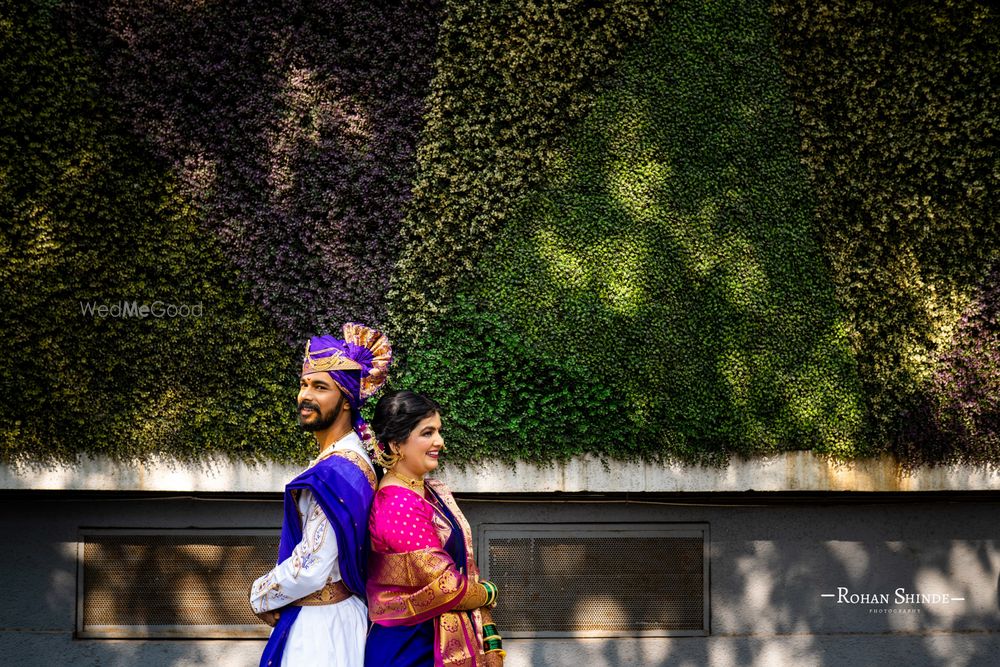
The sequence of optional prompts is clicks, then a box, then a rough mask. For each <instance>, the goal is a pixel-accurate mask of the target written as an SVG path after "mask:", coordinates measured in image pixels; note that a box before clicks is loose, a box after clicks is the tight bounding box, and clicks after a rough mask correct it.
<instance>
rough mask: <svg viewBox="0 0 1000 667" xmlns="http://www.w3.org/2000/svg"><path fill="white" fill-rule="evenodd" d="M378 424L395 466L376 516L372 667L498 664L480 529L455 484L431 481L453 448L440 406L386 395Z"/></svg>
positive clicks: (493, 591) (386, 463) (492, 596)
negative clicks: (475, 539) (447, 446)
mask: <svg viewBox="0 0 1000 667" xmlns="http://www.w3.org/2000/svg"><path fill="white" fill-rule="evenodd" d="M372 429H373V430H374V431H375V437H376V439H377V441H378V443H379V444H378V446H377V447H376V456H377V458H378V462H379V463H380V464H381V465H382V467H384V468H385V469H386V474H385V477H383V479H382V482H381V484H380V485H379V489H378V491H377V492H376V493H375V500H374V502H373V503H372V510H371V514H370V515H369V520H368V528H369V531H370V534H371V546H372V553H371V557H370V558H369V562H368V584H367V592H368V605H369V608H368V612H369V615H370V616H371V619H372V621H374V623H375V624H374V626H373V627H372V629H371V631H370V632H369V633H368V641H367V643H366V645H365V665H366V667H385V666H387V665H392V666H393V667H430V666H431V665H434V666H435V667H445V666H446V667H484V666H489V667H493V666H494V665H502V664H503V657H504V651H503V648H502V646H501V641H500V636H499V634H498V633H497V632H496V626H495V625H493V622H492V619H491V617H490V612H489V610H490V609H491V608H492V607H493V606H494V605H495V604H496V597H497V588H496V586H494V585H493V584H492V583H490V582H488V581H480V579H479V570H478V568H477V567H476V563H475V560H474V558H473V554H472V531H471V530H470V529H469V523H468V522H467V521H466V520H465V517H464V516H463V515H462V512H461V511H460V510H459V509H458V505H456V504H455V499H454V498H453V497H452V495H451V492H450V491H448V488H447V487H446V486H445V485H444V484H442V483H441V482H440V481H438V480H431V479H425V476H426V475H427V473H429V472H431V471H432V470H434V469H435V468H437V467H438V458H439V457H440V455H441V453H442V452H443V451H444V440H443V439H442V437H441V415H440V408H439V407H438V405H437V403H435V402H434V401H432V400H431V399H429V398H427V397H425V396H422V395H420V394H416V393H414V392H412V391H400V392H397V393H395V394H390V395H387V396H385V397H383V398H382V399H381V400H380V401H379V402H378V404H377V405H376V406H375V416H374V418H373V419H372Z"/></svg>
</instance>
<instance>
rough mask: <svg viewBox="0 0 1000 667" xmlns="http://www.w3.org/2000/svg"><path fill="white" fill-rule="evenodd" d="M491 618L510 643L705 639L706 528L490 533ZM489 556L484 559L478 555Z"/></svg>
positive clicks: (590, 527)
mask: <svg viewBox="0 0 1000 667" xmlns="http://www.w3.org/2000/svg"><path fill="white" fill-rule="evenodd" d="M480 531H481V532H480V539H481V542H480V547H481V548H483V547H485V549H486V552H487V553H488V554H489V557H488V566H487V567H486V568H484V576H486V577H488V578H489V579H490V580H492V581H494V582H496V583H497V585H498V586H499V587H500V591H501V598H500V604H499V605H498V606H497V608H496V609H495V610H494V614H493V615H494V618H495V619H496V621H497V625H498V627H500V628H501V633H502V634H504V636H511V637H546V636H547V637H561V636H584V637H586V636H591V637H602V636H676V635H704V634H707V632H708V605H707V599H708V574H707V573H708V561H707V549H706V545H707V538H708V527H707V526H703V525H698V526H695V527H693V528H692V526H690V525H683V526H679V525H677V524H672V525H663V524H635V525H631V526H630V525H621V526H617V527H615V528H609V527H607V526H600V525H595V524H572V525H568V524H561V525H560V524H554V525H548V526H539V525H537V524H535V525H530V526H526V525H520V526H512V525H484V526H481V527H480ZM480 553H482V552H480Z"/></svg>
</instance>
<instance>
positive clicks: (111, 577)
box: [77, 531, 278, 637]
mask: <svg viewBox="0 0 1000 667" xmlns="http://www.w3.org/2000/svg"><path fill="white" fill-rule="evenodd" d="M80 550H81V555H82V559H81V561H82V562H81V564H80V582H79V597H80V600H79V610H78V611H79V613H78V626H77V631H78V634H79V635H80V636H81V637H135V636H141V637H243V636H245V637H262V636H264V637H266V636H267V634H268V633H269V632H270V629H269V628H268V627H267V626H266V625H264V624H263V623H262V622H261V621H260V620H259V619H258V618H257V617H256V616H254V614H253V612H252V611H251V610H250V606H249V603H248V598H249V592H250V586H251V584H252V583H253V582H254V580H255V579H257V577H260V576H261V575H263V574H265V573H266V572H267V571H268V570H270V569H271V568H272V567H274V561H275V556H276V555H277V553H278V536H277V535H276V534H275V533H274V532H273V531H267V532H264V531H254V532H245V533H242V532H237V531H226V532H225V533H221V532H218V531H213V532H211V533H190V532H188V533H185V534H177V533H168V534H164V533H163V532H158V533H141V534H136V532H135V531H131V532H130V534H124V533H112V532H103V531H102V532H101V533H95V534H87V535H84V536H83V539H82V544H81V549H80Z"/></svg>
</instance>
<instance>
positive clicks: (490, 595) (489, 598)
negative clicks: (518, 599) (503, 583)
mask: <svg viewBox="0 0 1000 667" xmlns="http://www.w3.org/2000/svg"><path fill="white" fill-rule="evenodd" d="M479 583H480V584H481V585H482V587H483V588H485V589H486V602H485V603H484V604H483V606H484V607H488V608H490V609H492V608H493V607H495V606H496V605H497V597H498V596H499V595H500V589H498V588H497V585H496V584H494V583H493V582H492V581H485V580H484V581H480V582H479Z"/></svg>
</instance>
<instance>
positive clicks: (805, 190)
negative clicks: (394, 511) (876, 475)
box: [0, 0, 1000, 465]
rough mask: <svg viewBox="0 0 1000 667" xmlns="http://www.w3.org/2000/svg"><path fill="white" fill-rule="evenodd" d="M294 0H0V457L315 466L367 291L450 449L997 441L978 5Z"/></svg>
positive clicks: (985, 64)
mask: <svg viewBox="0 0 1000 667" xmlns="http://www.w3.org/2000/svg"><path fill="white" fill-rule="evenodd" d="M286 4H288V6H287V7H282V8H281V10H280V11H278V10H276V9H274V8H273V7H271V6H270V5H269V4H267V3H253V2H251V3H246V5H245V6H241V7H240V8H239V9H238V10H235V11H233V12H227V13H219V12H218V11H215V10H214V9H212V7H211V6H209V5H205V6H189V5H188V4H186V3H176V2H168V1H159V2H139V3H128V4H127V5H119V4H117V3H114V2H104V3H101V6H100V7H99V8H98V9H99V11H96V10H95V11H85V10H84V9H83V8H82V7H78V6H76V5H72V4H65V5H63V4H60V3H45V4H31V3H27V4H25V3H21V4H8V3H4V4H3V10H2V13H0V81H2V83H3V90H4V91H5V93H4V96H3V97H2V99H0V105H2V108H0V125H2V132H0V220H2V224H3V226H2V233H0V284H2V288H0V321H2V324H3V331H4V334H5V335H4V336H3V339H2V342H0V348H2V355H3V358H4V359H5V360H8V363H6V364H5V365H4V366H3V368H2V370H0V392H2V399H0V458H2V459H3V460H8V461H10V460H23V459H31V460H47V459H52V458H59V459H72V458H73V457H74V456H75V455H77V454H79V453H81V452H86V453H91V454H107V455H110V456H112V457H114V458H130V457H135V456H145V455H149V454H153V453H167V454H172V455H175V456H179V457H181V458H186V459H193V458H198V457H199V456H202V455H204V454H207V453H225V454H228V455H231V456H234V457H236V458H241V459H248V460H261V459H268V460H298V461H301V460H303V459H304V458H305V457H307V456H308V454H309V453H310V451H311V445H310V443H309V441H308V438H306V437H305V436H303V435H302V434H300V433H297V432H296V430H295V428H294V415H293V411H292V407H293V402H292V401H293V396H294V388H295V385H296V366H297V361H298V357H299V354H300V341H303V340H304V339H305V337H306V336H308V335H310V334H312V333H318V332H325V331H329V330H334V331H335V330H336V329H337V324H338V323H339V322H342V321H347V320H360V321H366V322H370V323H372V324H374V325H376V326H380V327H383V328H385V329H386V330H387V331H388V333H389V334H390V336H391V337H392V339H393V342H394V348H395V350H396V353H397V361H396V365H395V369H394V371H393V376H392V379H391V385H392V386H393V387H396V388H402V387H408V388H414V389H417V390H421V391H426V392H427V393H429V394H431V395H433V396H434V397H435V398H436V399H437V400H438V401H439V402H441V403H442V404H443V405H444V406H445V409H446V424H447V438H448V442H449V454H450V455H451V456H452V458H453V459H457V460H459V461H472V460H477V459H485V458H502V459H508V460H510V459H519V458H520V459H529V460H534V461H548V460H553V459H560V458H566V457H569V456H573V455H576V454H580V453H585V452H589V453H596V454H599V455H604V456H610V457H644V458H650V459H666V458H677V459H682V460H686V461H702V462H706V461H707V462H723V461H725V460H726V459H727V458H729V457H731V456H733V455H737V454H739V455H744V456H756V455H764V454H770V453H774V452H779V451H785V450H802V449H805V450H812V451H816V452H818V453H821V454H825V455H831V456H834V457H838V458H857V457H866V456H877V455H883V454H894V455H896V456H898V457H899V458H900V459H901V460H902V461H904V462H905V463H907V464H911V465H915V464H920V463H928V462H930V463H935V462H954V461H960V462H967V463H995V462H997V461H998V459H1000V319H998V316H1000V313H998V308H1000V306H998V303H1000V268H998V267H1000V264H998V263H997V260H998V255H1000V243H998V240H1000V239H998V227H997V220H996V214H995V211H996V210H998V209H1000V207H998V205H997V201H996V192H997V185H998V183H997V181H998V178H1000V173H998V171H1000V169H998V165H997V151H996V148H995V145H996V137H997V130H998V128H997V125H998V123H1000V108H998V93H997V90H1000V85H998V83H1000V81H998V72H997V68H998V61H997V58H996V57H995V54H996V53H997V52H998V48H1000V34H998V30H997V28H996V18H997V17H996V15H995V10H993V9H992V8H990V7H989V6H988V5H987V3H976V2H964V1H956V2H928V1H924V2H918V3H912V2H906V3H903V2H899V3H892V2H890V3H877V4H876V3H869V4H865V3H854V2H842V3H838V2H825V3H821V4H817V3H815V2H806V1H805V0H801V2H800V1H797V0H781V1H776V2H770V3H769V2H755V1H752V0H719V1H714V2H698V1H694V0H675V1H673V2H660V3H651V2H627V1H622V2H614V3H606V4H604V3H600V4H597V3H587V2H558V3H537V4H536V3H532V2H513V1H510V2H485V1H481V2H471V1H462V2H459V1H455V2H443V3H441V4H438V3H430V4H428V3H424V2H398V3H388V4H386V5H384V6H379V7H372V6H371V5H370V4H369V3H363V2H348V1H340V2H334V1H329V2H319V3H297V2H291V3H286ZM165 35H170V38H169V39H167V38H165V37H164V36H165ZM122 300H126V301H131V300H138V301H139V302H147V303H148V302H152V301H155V300H159V301H163V302H166V303H175V304H195V303H197V304H200V305H201V307H202V315H201V316H200V317H186V318H185V317H174V318H169V317H163V318H156V317H149V318H117V319H116V318H111V317H104V318H102V317H95V316H92V315H91V316H88V315H86V314H85V313H83V312H82V311H81V303H105V304H110V303H115V302H119V301H122Z"/></svg>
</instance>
